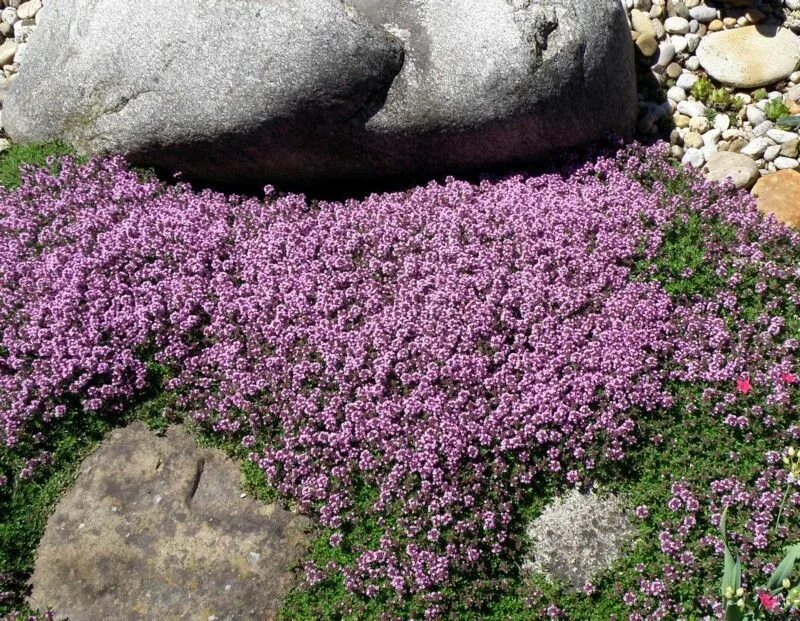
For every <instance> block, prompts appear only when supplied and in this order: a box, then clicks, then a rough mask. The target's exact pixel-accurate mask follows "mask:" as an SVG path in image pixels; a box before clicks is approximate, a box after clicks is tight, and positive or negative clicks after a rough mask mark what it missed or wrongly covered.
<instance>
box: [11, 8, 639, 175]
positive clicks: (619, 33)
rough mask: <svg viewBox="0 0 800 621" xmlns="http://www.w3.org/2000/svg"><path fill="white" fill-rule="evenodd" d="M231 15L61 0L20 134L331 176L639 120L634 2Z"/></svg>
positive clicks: (520, 150)
mask: <svg viewBox="0 0 800 621" xmlns="http://www.w3.org/2000/svg"><path fill="white" fill-rule="evenodd" d="M218 11H219V6H218V3H216V2H207V1H198V0H173V1H172V2H168V3H163V2H156V1H155V0H143V1H142V2H130V0H103V1H102V2H101V1H100V0H59V1H56V2H50V3H47V4H46V5H45V7H44V8H43V9H42V10H41V11H40V12H39V14H40V15H42V19H41V24H40V26H39V29H40V31H39V32H38V33H37V35H39V36H36V37H33V38H32V39H31V42H30V45H31V49H30V53H29V54H27V57H26V62H25V70H24V71H23V72H21V73H20V79H19V80H18V81H17V82H16V83H15V85H14V87H13V88H12V89H11V93H10V94H9V97H8V98H7V99H6V102H5V112H4V114H5V125H6V131H7V132H8V133H9V135H10V136H11V137H12V138H13V139H14V140H16V141H18V142H34V141H46V140H52V139H62V140H65V141H67V142H70V143H72V144H74V145H76V147H77V148H78V149H79V150H80V151H81V152H83V153H95V152H120V153H123V154H125V155H127V156H129V159H130V160H132V161H133V162H136V163H140V164H147V165H157V166H162V167H165V168H168V169H180V170H182V171H184V172H185V173H187V174H188V175H190V176H194V177H200V178H203V179H209V180H213V181H221V182H225V181H235V182H239V183H241V182H247V181H252V182H259V183H260V182H263V181H265V180H274V181H284V182H296V183H316V182H320V181H326V180H338V179H364V178H374V177H382V176H392V175H410V174H417V173H419V174H426V175H428V174H431V173H434V172H436V171H453V170H461V169H464V170H467V169H478V168H486V167H488V166H492V165H495V164H504V163H510V162H518V161H523V160H528V159H530V158H533V157H537V156H543V155H546V154H549V153H552V152H557V151H560V150H563V149H565V148H568V147H571V146H574V145H578V144H581V143H585V142H588V141H592V140H595V139H597V138H599V137H601V136H603V135H605V134H606V133H608V132H613V133H617V134H623V135H626V134H630V133H631V132H632V130H633V127H634V125H635V122H636V91H635V88H636V87H635V72H634V64H633V49H632V46H631V45H630V35H629V25H628V22H627V19H626V16H625V12H624V10H623V8H622V5H621V4H620V3H619V0H575V1H574V2H558V3H551V2H542V1H530V2H513V3H509V2H508V0H435V1H434V0H423V1H418V0H398V1H396V2H384V1H382V0H380V1H379V0H351V2H344V3H343V2H339V1H338V0H337V1H335V2H333V1H331V0H304V1H303V2H302V3H298V2H296V0H276V1H274V2H265V1H264V0H238V1H237V2H230V3H228V4H226V6H225V19H222V20H220V19H218ZM154 15H157V16H158V18H157V19H154V18H153V16H154Z"/></svg>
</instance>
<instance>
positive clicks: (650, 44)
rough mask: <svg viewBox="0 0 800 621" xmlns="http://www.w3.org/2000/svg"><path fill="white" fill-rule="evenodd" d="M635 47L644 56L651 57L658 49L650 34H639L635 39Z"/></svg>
mask: <svg viewBox="0 0 800 621" xmlns="http://www.w3.org/2000/svg"><path fill="white" fill-rule="evenodd" d="M636 47H638V48H639V51H640V52H641V53H642V54H644V55H645V56H652V55H653V54H655V53H656V50H657V49H658V41H657V40H656V38H655V37H654V36H653V35H651V34H641V35H639V36H638V37H637V38H636Z"/></svg>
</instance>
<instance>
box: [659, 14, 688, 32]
mask: <svg viewBox="0 0 800 621" xmlns="http://www.w3.org/2000/svg"><path fill="white" fill-rule="evenodd" d="M664 29H665V30H666V31H667V32H668V33H670V34H686V33H687V32H689V21H688V20H686V19H685V18H683V17H668V18H667V19H665V20H664Z"/></svg>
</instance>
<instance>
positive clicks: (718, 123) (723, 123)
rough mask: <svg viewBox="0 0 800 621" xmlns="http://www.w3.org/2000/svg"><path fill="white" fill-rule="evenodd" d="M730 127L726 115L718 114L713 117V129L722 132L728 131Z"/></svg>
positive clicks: (729, 120) (728, 118) (729, 119)
mask: <svg viewBox="0 0 800 621" xmlns="http://www.w3.org/2000/svg"><path fill="white" fill-rule="evenodd" d="M730 126H731V117H729V116H728V115H727V114H718V115H717V116H716V117H714V129H718V130H719V131H720V132H724V131H726V130H728V129H730Z"/></svg>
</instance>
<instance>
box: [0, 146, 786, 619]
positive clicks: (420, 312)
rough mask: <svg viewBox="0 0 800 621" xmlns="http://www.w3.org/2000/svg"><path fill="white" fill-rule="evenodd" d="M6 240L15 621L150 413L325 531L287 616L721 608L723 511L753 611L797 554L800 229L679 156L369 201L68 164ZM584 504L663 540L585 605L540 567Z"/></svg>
mask: <svg viewBox="0 0 800 621" xmlns="http://www.w3.org/2000/svg"><path fill="white" fill-rule="evenodd" d="M0 238H1V240H0V241H2V244H0V404H2V414H1V416H2V420H0V439H2V441H3V442H4V445H5V447H6V448H5V450H4V451H3V453H2V454H0V468H1V469H2V472H0V476H2V477H3V479H2V480H3V483H4V485H3V486H2V487H0V508H2V509H3V511H0V515H2V516H4V517H3V518H0V541H2V546H1V547H0V574H3V575H4V577H5V580H6V582H7V584H8V586H7V587H6V589H7V591H8V593H7V595H6V597H5V601H0V606H2V607H3V608H0V611H1V612H10V611H11V610H13V609H15V608H18V607H19V606H20V605H21V599H20V596H21V593H22V584H23V582H24V579H25V576H26V574H27V573H29V571H30V568H31V563H32V558H33V556H32V555H33V550H34V547H35V543H36V540H37V537H38V535H39V534H40V533H41V529H42V528H43V525H44V521H45V520H46V516H47V513H48V508H49V507H50V506H51V505H52V502H53V501H54V500H55V499H56V498H57V496H58V493H59V492H60V491H61V489H63V486H64V485H66V484H67V483H68V481H69V476H70V472H71V471H72V469H73V468H74V465H75V463H76V462H77V459H78V458H79V456H80V455H82V454H85V452H86V451H87V450H89V449H90V448H91V446H92V445H93V444H94V443H95V442H97V441H98V440H99V439H100V438H101V437H102V435H103V433H104V432H106V431H107V430H108V429H109V428H111V427H112V426H113V425H115V424H121V423H122V422H123V421H125V420H130V419H132V418H134V417H145V418H147V419H148V420H150V421H151V422H152V423H153V424H156V425H158V424H164V422H165V421H166V420H184V421H187V422H188V423H190V424H191V425H193V426H194V427H196V428H197V429H199V430H202V432H203V435H204V437H205V438H206V439H207V441H214V442H219V443H221V444H223V445H224V446H226V447H227V448H228V449H229V450H231V451H234V452H236V453H238V454H239V455H241V456H243V457H245V463H247V464H248V466H247V468H248V473H249V475H250V478H251V480H252V481H253V482H254V485H256V486H257V487H258V488H259V489H260V490H261V491H262V493H263V494H266V493H268V492H267V491H266V490H267V487H266V486H265V485H264V483H263V480H260V477H259V475H261V476H265V477H266V479H267V480H268V481H269V487H270V488H271V490H272V491H271V492H269V493H272V494H278V495H280V496H281V497H283V498H285V499H286V500H287V501H290V502H292V503H293V504H294V505H296V506H297V507H299V508H300V509H301V510H303V511H306V512H308V513H310V514H311V515H314V516H315V517H316V518H317V519H318V520H319V523H320V536H319V538H318V540H317V541H316V543H315V545H314V546H313V548H312V550H311V553H310V557H309V559H308V562H307V563H306V565H305V567H304V575H305V583H304V584H303V585H302V586H301V587H300V588H298V589H296V590H295V592H294V593H293V594H292V595H291V596H290V597H289V599H288V601H287V602H286V604H285V606H284V617H285V618H286V619H304V618H307V619H339V618H346V619H367V618H456V619H469V618H476V619H478V618H489V619H492V618H494V619H540V618H548V617H552V618H570V619H609V618H617V619H650V618H665V619H671V618H686V619H693V618H698V619H699V618H702V617H703V616H704V615H706V614H708V615H719V614H721V612H722V602H721V597H720V594H719V579H720V576H721V566H722V560H721V559H722V544H721V541H720V538H719V536H718V532H717V527H718V525H719V520H720V516H721V514H722V511H723V508H724V507H728V526H729V531H730V533H731V535H730V538H731V541H732V542H733V543H734V544H735V547H736V549H737V551H739V552H740V553H741V555H742V557H743V560H744V562H745V569H746V571H745V586H746V588H747V589H749V590H750V592H752V589H753V587H754V586H756V585H759V584H761V583H763V582H764V581H765V580H766V577H767V576H768V574H769V573H770V572H771V569H772V567H773V566H774V565H775V564H776V563H777V562H778V561H779V560H780V558H781V548H782V547H783V546H784V545H786V544H787V543H794V542H795V541H797V540H798V539H800V537H798V535H799V534H800V533H798V530H800V529H799V528H798V526H800V524H798V520H797V510H796V506H797V505H798V504H800V494H798V493H796V491H795V489H794V487H793V485H792V484H791V481H790V480H789V476H790V472H789V469H787V467H786V466H785V464H784V463H783V456H784V451H785V450H786V449H787V447H789V446H791V445H792V443H793V442H796V441H797V435H798V433H800V427H798V426H797V412H796V406H797V402H798V395H797V386H796V384H797V377H796V375H795V374H796V373H797V372H798V370H797V368H796V366H797V347H798V338H799V337H800V334H799V333H800V323H799V322H798V319H797V305H798V301H799V300H800V298H799V297H798V296H799V295H800V294H799V293H798V290H797V283H798V277H799V276H800V271H799V269H800V268H798V255H799V254H800V250H798V241H800V238H798V236H797V235H796V234H795V233H793V232H790V231H789V230H788V229H785V228H783V227H782V226H781V225H779V224H777V223H775V222H771V221H764V220H762V219H761V217H760V216H759V215H758V213H757V211H756V209H755V206H754V204H753V202H752V199H750V198H749V197H748V196H747V195H745V194H741V193H738V192H735V191H734V190H733V189H731V188H723V187H720V186H712V185H709V184H706V183H705V182H703V181H702V180H700V179H699V178H698V177H697V176H694V175H692V174H684V173H682V172H679V171H678V169H676V168H674V167H672V166H671V165H670V163H669V162H668V161H667V159H666V158H665V156H664V153H663V149H662V148H661V147H656V148H652V149H650V150H645V149H643V148H640V147H635V148H629V149H626V150H623V151H621V152H620V153H618V154H616V155H613V156H612V155H596V156H593V157H590V158H589V159H588V160H587V161H586V162H584V163H581V164H571V165H564V166H563V167H561V168H560V169H558V170H553V171H549V172H545V173H541V174H537V175H515V176H509V177H506V178H503V179H494V180H488V179H487V180H484V181H481V182H479V183H467V182H463V181H456V180H452V179H449V180H447V182H445V183H443V184H437V183H431V184H429V185H427V186H422V187H418V188H414V189H411V190H408V191H406V192H396V193H385V194H376V195H372V196H370V197H368V198H366V199H364V200H363V201H345V202H318V201H309V200H307V199H306V198H305V197H302V196H298V195H279V194H277V193H275V191H274V190H273V189H271V188H267V191H266V197H265V199H264V200H261V199H256V198H240V197H235V196H224V195H221V194H218V193H214V192H212V191H202V192H197V191H193V190H192V189H191V188H190V187H189V186H185V185H176V186H165V185H163V184H162V183H160V182H159V181H157V180H155V179H152V178H149V179H143V178H142V176H141V175H138V174H136V173H135V172H134V171H131V170H130V169H129V168H128V167H127V165H126V164H125V163H124V162H123V161H122V160H121V159H113V158H112V159H104V160H93V161H91V162H88V163H80V162H75V161H73V160H71V159H69V158H67V159H64V160H61V161H60V163H59V164H58V165H55V164H54V165H52V166H51V167H50V168H48V169H46V170H39V171H31V170H28V171H26V172H24V173H23V176H22V182H21V185H20V187H19V188H17V189H8V190H0ZM132 401H135V402H136V404H137V405H136V406H135V407H131V405H130V404H131V402H132ZM209 439H210V440H209ZM262 473H263V474H262ZM575 485H578V486H591V485H597V486H598V487H599V489H600V490H603V491H608V492H616V493H618V494H620V495H621V496H622V498H623V499H624V501H625V503H626V505H627V506H628V508H629V511H630V514H631V516H632V519H633V520H634V522H635V523H636V525H637V528H638V533H639V537H638V539H637V541H636V543H635V544H634V545H633V546H632V548H631V550H629V553H628V554H627V556H626V558H625V559H624V560H622V561H620V562H619V563H618V564H617V565H616V566H615V567H614V568H612V570H610V571H608V572H607V573H606V574H604V575H602V576H599V577H598V578H597V579H596V580H593V581H592V583H591V584H587V585H585V587H584V589H583V591H582V592H580V593H574V592H571V591H569V590H568V589H566V588H564V587H562V586H559V585H555V584H551V583H549V582H547V581H546V580H544V579H543V578H542V577H541V576H533V577H529V576H526V575H525V574H524V573H523V572H522V571H521V569H520V566H521V565H522V562H523V559H524V553H525V548H526V541H525V538H524V535H523V533H524V529H525V525H526V524H527V522H528V521H529V520H530V519H531V518H532V517H533V516H535V515H536V513H537V511H539V510H540V509H541V508H542V507H543V506H544V504H545V503H546V502H547V501H548V500H549V499H550V498H552V497H553V495H554V494H557V493H559V492H560V491H563V490H564V489H566V488H568V487H570V486H575ZM787 489H788V490H789V491H788V493H787V492H786V490H787ZM784 496H786V500H785V501H784ZM31 507H35V508H36V509H37V510H36V511H35V512H33V515H36V516H37V518H36V519H35V520H29V521H26V520H24V516H25V514H26V512H29V511H30V508H31ZM779 512H780V513H781V520H780V525H779V526H777V527H775V524H776V521H777V517H778V513H779ZM5 516H7V517H5ZM796 581H797V576H793V584H794V583H796ZM784 595H788V593H786V594H784ZM787 614H791V613H787Z"/></svg>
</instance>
